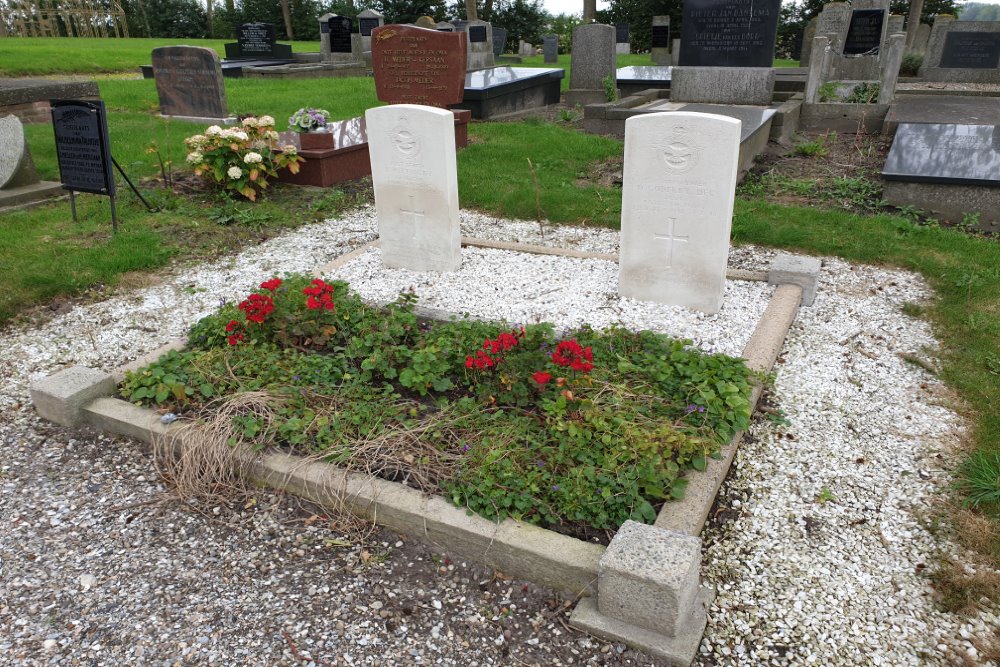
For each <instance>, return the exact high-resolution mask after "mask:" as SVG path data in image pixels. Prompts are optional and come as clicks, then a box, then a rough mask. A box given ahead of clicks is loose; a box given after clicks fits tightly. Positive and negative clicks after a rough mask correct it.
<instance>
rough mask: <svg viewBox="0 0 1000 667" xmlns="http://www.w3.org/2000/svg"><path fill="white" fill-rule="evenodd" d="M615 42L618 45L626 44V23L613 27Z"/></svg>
mask: <svg viewBox="0 0 1000 667" xmlns="http://www.w3.org/2000/svg"><path fill="white" fill-rule="evenodd" d="M615 42H616V43H618V44H628V23H618V24H616V25H615Z"/></svg>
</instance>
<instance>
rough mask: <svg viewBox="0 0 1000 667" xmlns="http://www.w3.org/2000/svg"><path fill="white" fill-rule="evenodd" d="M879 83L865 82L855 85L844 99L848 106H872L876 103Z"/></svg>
mask: <svg viewBox="0 0 1000 667" xmlns="http://www.w3.org/2000/svg"><path fill="white" fill-rule="evenodd" d="M879 88H880V86H879V83H878V82H877V81H865V82H862V83H859V84H857V85H856V86H854V88H853V89H851V92H850V93H848V95H847V96H846V97H845V98H844V102H847V103H848V104H874V103H875V102H877V101H878V93H879Z"/></svg>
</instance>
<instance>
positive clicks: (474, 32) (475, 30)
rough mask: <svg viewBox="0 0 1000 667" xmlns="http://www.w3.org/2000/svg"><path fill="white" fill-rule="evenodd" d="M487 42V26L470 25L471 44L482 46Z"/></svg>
mask: <svg viewBox="0 0 1000 667" xmlns="http://www.w3.org/2000/svg"><path fill="white" fill-rule="evenodd" d="M485 41H486V26H484V25H470V26H469V43H471V44H482V43H483V42H485Z"/></svg>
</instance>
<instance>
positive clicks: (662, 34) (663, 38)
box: [650, 25, 670, 49]
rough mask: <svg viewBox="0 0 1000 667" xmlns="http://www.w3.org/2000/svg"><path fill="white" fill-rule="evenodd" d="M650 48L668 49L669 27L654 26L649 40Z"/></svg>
mask: <svg viewBox="0 0 1000 667" xmlns="http://www.w3.org/2000/svg"><path fill="white" fill-rule="evenodd" d="M650 46H651V47H652V48H654V49H669V48H670V26H668V25H654V26H653V33H652V35H651V38H650Z"/></svg>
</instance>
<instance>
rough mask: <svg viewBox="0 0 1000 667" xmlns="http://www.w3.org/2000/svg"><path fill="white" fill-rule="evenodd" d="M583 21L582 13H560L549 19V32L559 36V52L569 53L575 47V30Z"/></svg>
mask: <svg viewBox="0 0 1000 667" xmlns="http://www.w3.org/2000/svg"><path fill="white" fill-rule="evenodd" d="M582 23H583V17H582V16H581V15H580V14H559V15H557V16H553V17H552V18H551V19H550V20H549V33H551V34H553V35H556V36H557V37H558V38H559V53H569V52H570V49H571V48H572V47H573V31H574V30H575V29H576V27H577V26H578V25H580V24H582Z"/></svg>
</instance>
